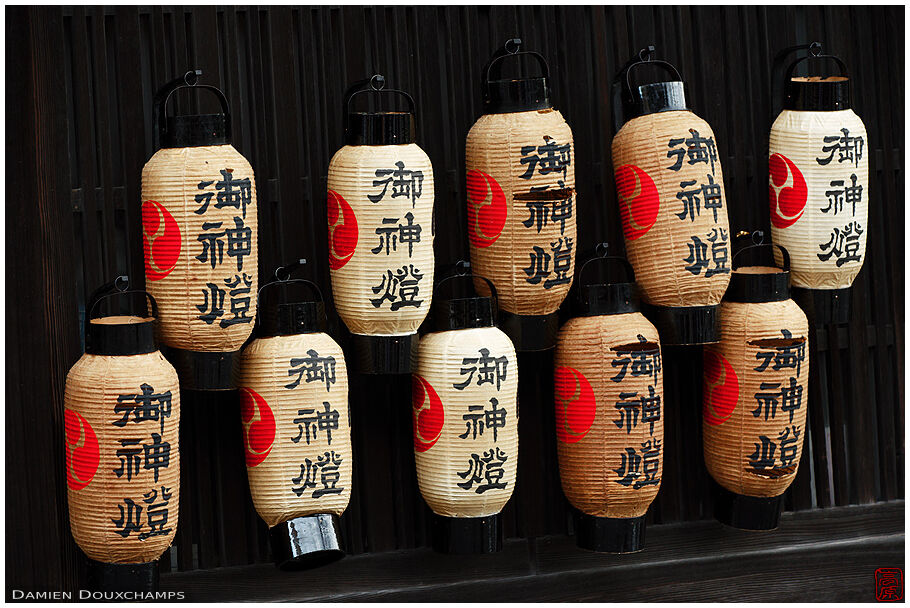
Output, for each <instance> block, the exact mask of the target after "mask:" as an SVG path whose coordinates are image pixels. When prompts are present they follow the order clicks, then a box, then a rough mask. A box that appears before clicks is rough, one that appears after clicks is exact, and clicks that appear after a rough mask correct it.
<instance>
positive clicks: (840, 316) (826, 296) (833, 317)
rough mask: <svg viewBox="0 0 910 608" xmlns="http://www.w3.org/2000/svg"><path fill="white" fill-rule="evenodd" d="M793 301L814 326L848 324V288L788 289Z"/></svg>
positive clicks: (849, 301)
mask: <svg viewBox="0 0 910 608" xmlns="http://www.w3.org/2000/svg"><path fill="white" fill-rule="evenodd" d="M790 293H791V295H792V297H793V301H794V302H796V304H797V305H798V306H799V307H800V308H802V309H803V312H805V313H806V316H807V317H809V320H810V321H812V322H813V323H814V324H816V325H821V324H824V323H849V322H850V305H851V297H850V295H851V294H850V288H849V287H845V288H843V289H805V288H803V287H793V288H791V289H790Z"/></svg>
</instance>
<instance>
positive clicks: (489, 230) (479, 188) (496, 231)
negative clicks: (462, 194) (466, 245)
mask: <svg viewBox="0 0 910 608" xmlns="http://www.w3.org/2000/svg"><path fill="white" fill-rule="evenodd" d="M505 225H506V195H505V194H503V192H502V188H501V187H500V186H499V184H497V183H496V180H495V179H493V178H492V177H490V176H489V175H487V174H486V173H482V172H480V171H468V238H469V239H471V244H472V245H474V246H475V247H489V246H490V245H492V244H493V243H495V242H496V239H498V238H499V235H500V234H502V228H503V226H505Z"/></svg>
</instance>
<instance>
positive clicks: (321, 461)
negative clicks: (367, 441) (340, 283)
mask: <svg viewBox="0 0 910 608" xmlns="http://www.w3.org/2000/svg"><path fill="white" fill-rule="evenodd" d="M290 268H291V267H286V268H284V269H279V270H278V271H276V277H282V278H279V279H278V280H276V281H273V282H270V283H267V284H266V285H264V286H263V288H262V290H261V293H260V296H261V297H264V296H266V295H268V292H272V293H273V294H275V295H276V296H277V294H278V292H279V291H281V292H283V294H282V296H283V298H281V299H283V300H284V301H279V300H280V299H278V298H276V299H275V301H274V302H270V301H269V300H267V299H262V300H261V301H260V321H261V323H260V325H259V328H258V329H257V336H256V339H254V340H253V341H252V342H251V343H250V344H249V345H247V346H246V347H245V348H244V350H243V354H242V357H241V371H240V386H241V388H240V395H241V417H242V422H243V442H244V449H245V453H246V467H247V476H248V478H249V482H250V493H251V494H252V497H253V504H254V505H255V507H256V511H257V512H258V513H259V516H260V517H262V519H263V520H265V523H266V524H268V526H269V528H270V536H271V543H272V555H273V557H274V559H275V563H276V564H277V565H278V566H279V567H281V568H284V569H298V568H307V567H314V566H319V565H322V564H324V563H328V562H331V561H334V560H336V559H340V558H341V557H344V551H343V550H342V549H341V542H340V527H339V522H338V518H339V516H341V514H342V513H343V512H344V510H345V509H346V508H347V506H348V501H349V500H350V498H351V466H352V460H353V453H352V451H351V425H350V417H349V413H348V379H347V369H346V367H345V362H344V355H343V353H342V351H341V347H340V346H338V344H336V343H335V341H334V340H332V338H330V337H329V336H328V334H326V333H324V330H323V328H324V325H325V308H324V305H323V303H322V295H321V294H320V293H319V288H318V287H316V286H315V285H314V284H313V283H310V282H309V281H305V280H303V279H288V275H289V270H290ZM285 273H287V274H285ZM282 275H284V276H282ZM301 285H305V286H309V287H310V288H311V289H312V290H313V291H314V292H315V293H316V294H317V296H318V301H305V300H302V299H301V298H300V296H293V297H292V296H290V295H288V292H289V288H291V287H296V286H301Z"/></svg>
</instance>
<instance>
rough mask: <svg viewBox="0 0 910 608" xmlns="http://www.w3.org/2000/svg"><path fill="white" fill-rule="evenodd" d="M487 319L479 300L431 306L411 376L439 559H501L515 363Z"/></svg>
mask: <svg viewBox="0 0 910 608" xmlns="http://www.w3.org/2000/svg"><path fill="white" fill-rule="evenodd" d="M441 284H442V283H440V285H441ZM492 290H493V287H492V283H491V284H490V285H489V287H488V291H491V293H494V292H493V291H492ZM494 297H495V295H494ZM493 310H494V308H493V304H492V302H491V299H490V298H489V297H485V296H484V297H462V298H451V299H448V300H439V301H438V302H436V303H434V306H433V324H434V327H435V329H436V331H435V332H433V333H430V334H427V335H425V336H424V337H423V338H421V340H420V347H419V351H418V358H417V371H416V373H415V374H413V375H412V389H413V396H412V402H411V404H412V406H413V409H414V457H415V460H416V464H417V482H418V485H419V487H420V493H421V494H422V495H423V499H424V500H425V501H426V502H427V504H428V505H429V506H430V509H432V510H433V513H434V516H433V547H434V548H435V549H436V550H437V551H441V552H445V553H492V552H495V551H499V550H500V549H501V548H502V524H501V522H500V511H501V510H502V508H503V507H504V506H505V504H506V502H508V500H509V497H510V496H512V491H513V490H514V488H515V475H516V472H517V470H518V360H517V358H516V355H515V348H514V347H513V346H512V342H511V341H510V340H509V337H508V336H506V335H505V334H504V333H503V332H502V331H501V330H499V329H498V328H496V327H495V326H494V324H493Z"/></svg>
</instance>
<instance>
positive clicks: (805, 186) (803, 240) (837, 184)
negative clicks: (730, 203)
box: [768, 42, 871, 323]
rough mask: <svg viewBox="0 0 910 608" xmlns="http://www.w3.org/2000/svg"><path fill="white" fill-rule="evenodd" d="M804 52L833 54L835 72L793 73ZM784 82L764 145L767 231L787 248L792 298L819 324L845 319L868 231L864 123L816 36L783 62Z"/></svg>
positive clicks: (840, 63) (846, 78) (841, 76)
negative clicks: (780, 107)
mask: <svg viewBox="0 0 910 608" xmlns="http://www.w3.org/2000/svg"><path fill="white" fill-rule="evenodd" d="M796 48H800V47H796ZM792 50H794V49H788V51H792ZM786 54H789V53H786V52H785V53H783V54H782V55H781V56H780V57H779V58H778V61H781V60H782V59H783V57H784V56H786ZM806 59H831V60H833V61H835V62H836V63H837V65H838V66H839V67H840V74H839V75H837V76H795V75H794V71H795V69H796V66H797V65H798V64H799V63H800V62H802V61H804V60H806ZM784 83H785V84H784V86H785V90H786V96H785V101H784V109H783V111H782V112H781V113H780V115H778V117H777V119H776V120H775V121H774V124H773V125H772V126H771V136H770V140H769V150H768V152H769V159H768V169H769V171H768V200H769V204H770V210H771V235H772V237H773V239H774V242H775V243H777V244H779V245H782V246H783V247H786V249H787V251H789V252H790V256H791V262H792V264H793V268H792V270H791V275H792V281H793V286H794V287H795V288H797V289H795V290H794V297H796V298H797V299H798V300H799V301H800V302H805V304H806V305H807V306H808V307H809V308H810V309H811V311H812V313H813V314H812V316H813V317H814V318H815V321H816V322H817V323H824V322H846V321H848V320H849V314H850V308H849V303H850V292H849V291H848V289H849V288H850V286H851V285H852V284H853V280H854V279H855V278H856V275H857V274H858V273H859V271H860V269H861V268H862V265H863V260H864V259H865V252H866V239H867V238H868V234H867V231H868V227H869V226H868V217H869V155H870V153H871V152H870V148H869V140H868V136H867V134H866V127H865V125H864V124H863V121H862V120H861V119H860V118H859V116H857V115H856V113H855V112H854V111H853V108H852V103H851V90H850V78H849V76H848V75H847V69H846V66H845V65H844V63H843V61H841V60H840V59H839V58H837V57H834V56H833V55H822V54H821V45H820V44H819V43H817V42H816V43H813V44H812V45H809V55H808V56H807V57H803V58H802V59H798V60H796V61H794V62H793V63H791V64H790V65H789V67H788V69H787V73H786V80H785V81H784ZM778 263H780V259H778Z"/></svg>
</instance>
